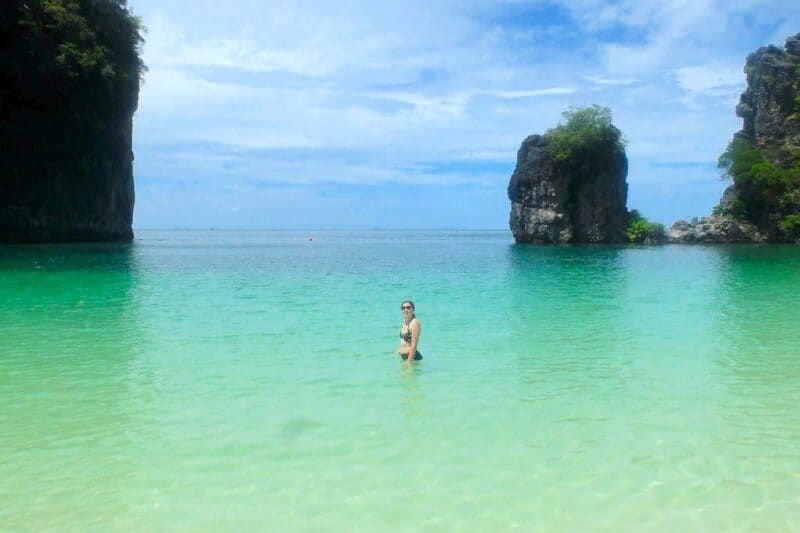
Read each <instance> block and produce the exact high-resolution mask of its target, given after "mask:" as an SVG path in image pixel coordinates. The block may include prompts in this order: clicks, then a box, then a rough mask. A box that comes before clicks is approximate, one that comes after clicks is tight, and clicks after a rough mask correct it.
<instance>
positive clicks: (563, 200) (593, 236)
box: [508, 135, 628, 244]
mask: <svg viewBox="0 0 800 533" xmlns="http://www.w3.org/2000/svg"><path fill="white" fill-rule="evenodd" d="M572 163H573V164H571V165H569V166H566V165H562V164H559V163H558V162H557V161H555V160H554V158H553V156H552V155H551V153H550V151H549V150H548V149H547V135H531V136H529V137H528V138H527V139H525V140H524V141H523V142H522V145H521V146H520V148H519V151H518V152H517V166H516V169H515V170H514V174H513V175H512V176H511V180H510V182H509V184H508V198H509V199H510V200H511V214H510V217H509V225H510V227H511V233H512V234H513V235H514V239H515V240H516V241H517V242H529V243H539V244H550V243H616V242H624V240H625V225H626V223H627V216H628V215H627V209H626V207H625V204H626V202H627V198H628V184H627V181H626V177H627V175H628V159H627V157H626V156H625V152H624V150H619V149H617V148H616V147H615V146H609V149H608V151H607V153H604V156H603V157H592V158H591V159H589V160H587V161H585V162H582V164H574V163H575V162H572Z"/></svg>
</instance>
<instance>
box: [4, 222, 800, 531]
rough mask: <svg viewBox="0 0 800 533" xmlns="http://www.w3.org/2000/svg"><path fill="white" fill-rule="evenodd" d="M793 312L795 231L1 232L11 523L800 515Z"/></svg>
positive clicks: (510, 523)
mask: <svg viewBox="0 0 800 533" xmlns="http://www.w3.org/2000/svg"><path fill="white" fill-rule="evenodd" d="M309 236H313V240H309ZM407 298H410V299H412V300H414V302H415V303H416V306H417V315H418V318H419V319H420V321H421V323H422V337H421V342H420V350H421V351H422V353H423V354H424V359H423V360H422V361H421V362H420V363H418V364H416V365H414V366H412V367H408V366H403V365H402V364H401V363H400V361H399V360H398V357H397V356H396V355H395V354H394V350H395V348H396V346H397V343H398V332H399V329H400V325H401V320H402V319H401V316H400V309H399V307H400V302H401V301H402V300H404V299H407ZM799 316H800V247H792V246H753V245H751V246H659V247H636V246H561V247H532V246H525V245H515V244H514V243H513V241H512V240H511V238H510V235H509V233H508V232H506V231H432V232H415V231H361V232H335V231H316V232H309V231H306V232H284V231H243V232H233V231H139V232H138V233H137V239H136V241H135V242H134V243H133V244H130V245H108V244H106V245H53V246H13V247H0V530H4V531H6V530H12V531H16V530H31V531H40V530H53V531H56V530H76V531H85V530H94V531H109V530H139V531H163V530H173V531H181V530H185V531H220V530H230V531H243V530H265V529H266V530H274V531H335V530H352V531H376V530H396V531H414V530H427V531H447V530H461V531H481V532H483V531H498V530H511V529H515V528H516V529H519V530H522V531H530V530H543V531H544V530H546V531H566V530H571V531H587V530H601V531H622V530H629V531H643V530H653V531H670V532H672V531H732V530H739V531H753V530H760V531H790V530H793V531H797V530H800V327H798V317H799Z"/></svg>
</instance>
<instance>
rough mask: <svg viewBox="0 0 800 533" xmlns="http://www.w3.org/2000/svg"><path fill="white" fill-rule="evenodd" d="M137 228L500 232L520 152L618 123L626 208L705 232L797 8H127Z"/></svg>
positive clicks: (136, 1) (154, 3) (591, 0)
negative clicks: (763, 53)
mask: <svg viewBox="0 0 800 533" xmlns="http://www.w3.org/2000/svg"><path fill="white" fill-rule="evenodd" d="M129 3H130V6H131V8H132V9H133V11H134V12H135V13H136V14H137V15H139V16H141V17H142V18H143V20H144V23H145V26H147V28H148V32H147V34H146V40H147V42H146V44H145V46H144V60H145V62H146V63H147V65H148V68H149V72H148V73H147V74H146V76H145V80H144V84H143V86H142V91H141V94H140V102H139V110H138V112H137V114H136V116H135V123H134V151H135V157H136V161H135V175H136V210H135V215H134V225H135V227H136V228H173V227H181V228H207V227H212V226H213V227H217V228H507V227H508V211H509V202H508V199H507V197H506V186H507V184H508V178H509V176H510V175H511V172H512V171H513V168H514V162H515V157H516V152H517V149H518V148H519V145H520V142H521V141H522V139H524V138H525V137H526V136H527V135H529V134H531V133H537V132H543V131H544V130H546V129H547V128H549V127H552V126H554V125H555V124H556V123H557V122H558V121H559V119H560V116H561V112H562V111H563V110H564V109H566V108H567V107H569V106H572V105H586V104H592V103H597V104H602V105H607V106H609V107H611V109H612V111H613V114H614V121H615V123H616V124H617V126H618V127H619V128H620V129H622V131H623V133H624V134H625V136H626V138H627V140H628V158H629V165H630V172H629V174H628V183H629V196H628V206H629V207H630V208H637V209H639V210H640V211H642V212H643V213H644V214H645V215H647V216H649V217H650V218H652V219H655V220H658V221H660V222H664V223H670V224H671V223H672V222H673V221H674V220H676V219H678V218H681V217H689V216H695V215H698V216H702V215H704V214H707V213H708V212H709V211H710V209H711V207H712V206H713V205H715V204H716V202H717V200H718V199H719V195H720V193H721V191H722V190H723V189H724V187H725V183H724V182H722V181H721V180H720V177H719V173H718V171H717V170H716V166H715V162H716V158H717V156H718V155H719V153H720V152H721V151H722V150H723V149H724V147H725V145H726V143H727V142H728V140H729V139H730V137H731V135H732V134H733V133H734V131H736V130H738V129H739V128H740V127H741V119H739V118H737V117H736V116H735V113H734V106H735V105H736V102H737V101H738V96H739V94H740V93H741V91H742V90H743V88H744V86H745V79H744V74H743V72H742V67H743V65H744V59H745V57H746V56H747V54H748V53H750V52H751V51H753V50H755V49H756V48H758V47H759V46H763V45H766V44H770V43H774V44H780V45H782V44H783V41H784V39H785V38H786V37H787V36H789V35H790V34H794V33H797V32H800V3H795V2H786V1H785V0H781V1H773V0H770V1H750V0H742V1H737V2H713V1H706V0H688V1H684V0H680V1H675V0H662V1H659V2H647V1H636V0H625V1H620V2H609V1H604V0H571V1H563V2H561V1H552V2H549V1H548V2H522V1H499V2H492V1H487V0H484V1H480V2H473V1H469V0H459V1H452V2H451V1H435V0H427V1H424V2H422V1H417V0H404V1H402V2H354V1H350V0H338V1H336V2H328V1H319V2H302V3H301V2H282V1H263V2H262V1H255V0H230V1H226V2H224V3H223V2H218V1H196V2H192V3H191V4H187V3H186V2H183V1H178V0H129Z"/></svg>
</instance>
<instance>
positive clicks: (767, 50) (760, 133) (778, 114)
mask: <svg viewBox="0 0 800 533" xmlns="http://www.w3.org/2000/svg"><path fill="white" fill-rule="evenodd" d="M798 67H800V33H798V34H797V35H794V36H792V37H789V38H788V39H787V40H786V45H785V48H784V49H781V48H778V47H777V46H765V47H762V48H759V49H758V50H757V51H755V52H754V53H752V54H750V55H749V56H747V62H746V63H745V67H744V71H745V73H746V74H747V89H746V90H745V91H744V92H743V93H742V95H741V97H740V99H739V105H738V106H736V114H737V115H738V116H740V117H742V119H743V121H744V124H743V126H742V130H741V131H740V132H738V133H737V134H736V135H739V136H743V137H744V138H746V139H748V140H749V141H751V142H752V143H753V144H754V145H755V146H756V147H758V148H760V149H767V150H768V151H769V153H770V154H773V155H774V156H775V157H776V161H774V162H775V163H776V164H778V165H788V164H791V162H792V161H793V159H794V158H795V157H796V150H798V149H800V116H798V113H797V109H796V105H797V104H796V101H795V98H796V97H797V95H798V94H797V90H798V87H797V84H798V83H799V80H798V78H799V77H800V73H798Z"/></svg>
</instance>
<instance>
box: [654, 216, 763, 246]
mask: <svg viewBox="0 0 800 533" xmlns="http://www.w3.org/2000/svg"><path fill="white" fill-rule="evenodd" d="M666 234H667V242H670V243H678V244H722V243H746V242H766V237H764V236H763V235H761V234H760V233H759V232H758V231H757V230H756V228H755V226H753V225H752V224H748V223H746V222H741V221H738V220H734V219H732V218H729V217H724V216H715V215H712V216H710V217H703V218H701V219H700V220H699V221H697V222H687V221H685V220H679V221H677V222H676V223H675V224H673V225H672V227H671V228H669V229H668V230H667V231H666Z"/></svg>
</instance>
